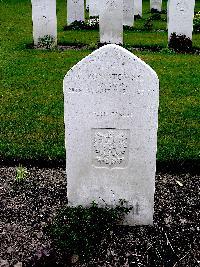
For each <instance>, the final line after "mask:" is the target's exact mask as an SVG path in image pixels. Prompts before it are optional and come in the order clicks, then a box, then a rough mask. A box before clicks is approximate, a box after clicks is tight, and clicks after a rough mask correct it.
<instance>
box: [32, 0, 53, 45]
mask: <svg viewBox="0 0 200 267" xmlns="http://www.w3.org/2000/svg"><path fill="white" fill-rule="evenodd" d="M31 3H32V21H33V39H34V44H35V45H38V43H39V40H40V38H44V37H45V36H51V37H52V39H53V40H54V44H55V45H56V43H57V18H56V0H31Z"/></svg>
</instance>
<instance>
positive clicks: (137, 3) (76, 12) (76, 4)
mask: <svg viewBox="0 0 200 267" xmlns="http://www.w3.org/2000/svg"><path fill="white" fill-rule="evenodd" d="M103 1H104V3H103ZM122 1H123V0H122ZM106 2H107V0H101V1H99V0H86V9H87V10H88V11H89V16H90V17H97V16H100V14H101V11H102V7H103V6H106V5H107V4H109V3H106ZM115 2H116V1H113V5H115ZM119 2H120V1H119ZM158 2H159V4H158ZM156 3H157V4H156ZM123 5H124V17H125V21H124V25H129V26H133V22H134V15H135V16H140V17H142V0H124V1H123ZM150 5H151V8H155V9H157V10H158V11H161V5H162V0H150ZM127 8H129V9H130V10H128V9H127ZM129 14H130V15H129ZM126 17H130V18H129V21H128V22H127V23H128V24H126ZM74 21H85V10H84V0H78V1H76V0H68V1H67V24H68V25H70V24H71V23H73V22H74Z"/></svg>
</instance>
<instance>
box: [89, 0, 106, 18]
mask: <svg viewBox="0 0 200 267" xmlns="http://www.w3.org/2000/svg"><path fill="white" fill-rule="evenodd" d="M89 1H90V2H89V14H90V17H96V16H99V13H100V9H101V5H102V1H103V0H89Z"/></svg>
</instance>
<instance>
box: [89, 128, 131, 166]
mask: <svg viewBox="0 0 200 267" xmlns="http://www.w3.org/2000/svg"><path fill="white" fill-rule="evenodd" d="M128 147H129V130H121V129H92V149H93V164H94V165H95V166H96V167H104V168H105V167H107V168H124V167H125V166H126V165H127V162H128Z"/></svg>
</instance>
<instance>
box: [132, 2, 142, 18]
mask: <svg viewBox="0 0 200 267" xmlns="http://www.w3.org/2000/svg"><path fill="white" fill-rule="evenodd" d="M134 14H135V15H136V16H138V15H139V16H140V17H142V0H134Z"/></svg>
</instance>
